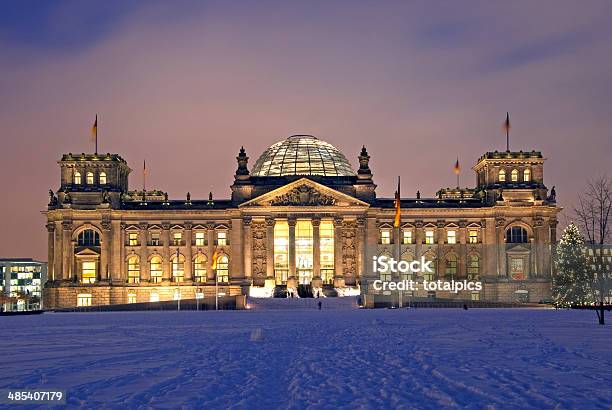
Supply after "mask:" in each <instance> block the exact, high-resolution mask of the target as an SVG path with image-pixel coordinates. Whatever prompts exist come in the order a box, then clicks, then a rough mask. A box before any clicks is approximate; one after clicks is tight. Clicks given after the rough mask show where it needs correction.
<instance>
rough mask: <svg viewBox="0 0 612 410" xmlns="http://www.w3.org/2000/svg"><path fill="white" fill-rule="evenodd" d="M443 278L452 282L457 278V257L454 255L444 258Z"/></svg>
mask: <svg viewBox="0 0 612 410" xmlns="http://www.w3.org/2000/svg"><path fill="white" fill-rule="evenodd" d="M445 276H446V279H447V280H453V279H454V278H455V277H456V276H457V257H456V256H455V255H448V256H447V257H446V271H445Z"/></svg>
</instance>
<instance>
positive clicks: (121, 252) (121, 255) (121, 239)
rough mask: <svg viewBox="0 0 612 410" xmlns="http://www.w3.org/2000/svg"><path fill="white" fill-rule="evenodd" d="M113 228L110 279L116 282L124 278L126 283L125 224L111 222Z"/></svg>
mask: <svg viewBox="0 0 612 410" xmlns="http://www.w3.org/2000/svg"><path fill="white" fill-rule="evenodd" d="M111 223H112V225H113V227H112V230H113V232H112V235H111V237H112V238H113V239H112V246H111V247H112V251H111V259H110V262H109V263H110V266H109V269H110V274H109V279H110V280H111V281H113V280H116V279H117V278H118V277H119V278H123V279H124V281H125V279H126V278H127V269H126V266H125V223H124V222H121V221H119V220H113V221H111Z"/></svg>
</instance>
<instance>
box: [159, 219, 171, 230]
mask: <svg viewBox="0 0 612 410" xmlns="http://www.w3.org/2000/svg"><path fill="white" fill-rule="evenodd" d="M161 227H162V229H163V230H164V231H167V230H169V229H170V222H168V221H164V222H162V223H161Z"/></svg>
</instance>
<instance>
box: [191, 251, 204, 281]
mask: <svg viewBox="0 0 612 410" xmlns="http://www.w3.org/2000/svg"><path fill="white" fill-rule="evenodd" d="M206 262H207V260H206V256H204V255H202V254H199V255H198V256H196V258H195V260H194V261H193V266H194V270H193V272H194V278H195V281H196V282H200V283H203V282H206Z"/></svg>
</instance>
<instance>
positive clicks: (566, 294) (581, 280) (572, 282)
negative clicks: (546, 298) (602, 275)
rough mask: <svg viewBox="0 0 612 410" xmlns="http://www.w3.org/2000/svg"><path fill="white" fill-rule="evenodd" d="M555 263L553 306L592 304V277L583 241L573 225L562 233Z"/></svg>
mask: <svg viewBox="0 0 612 410" xmlns="http://www.w3.org/2000/svg"><path fill="white" fill-rule="evenodd" d="M555 262H556V265H557V273H556V274H555V276H554V277H553V286H552V295H553V300H554V303H555V306H557V307H570V306H572V305H583V304H585V303H590V302H592V300H593V298H592V292H591V283H592V280H593V275H592V272H591V269H590V267H589V263H588V259H587V256H586V254H585V247H584V239H583V238H582V235H581V234H580V231H579V230H578V228H577V227H576V225H574V224H573V223H571V224H569V225H568V227H567V228H565V230H564V231H563V235H562V236H561V240H560V241H559V245H558V246H557V257H556V261H555Z"/></svg>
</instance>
